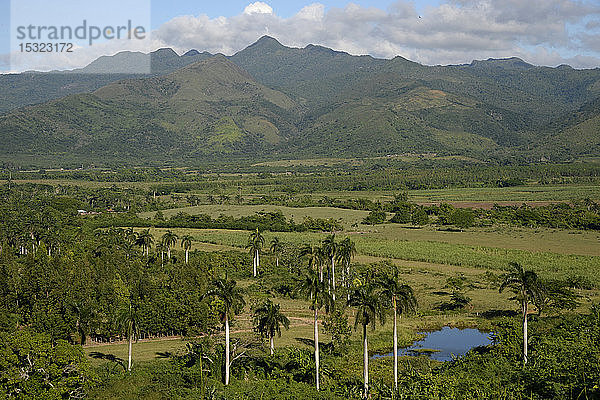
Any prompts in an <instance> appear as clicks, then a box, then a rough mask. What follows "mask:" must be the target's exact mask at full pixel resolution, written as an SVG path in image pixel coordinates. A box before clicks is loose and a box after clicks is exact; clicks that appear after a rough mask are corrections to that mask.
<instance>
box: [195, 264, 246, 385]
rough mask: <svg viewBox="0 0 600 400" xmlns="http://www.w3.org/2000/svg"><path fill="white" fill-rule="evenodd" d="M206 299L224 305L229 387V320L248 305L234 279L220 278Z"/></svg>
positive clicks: (226, 369) (226, 366) (214, 283)
mask: <svg viewBox="0 0 600 400" xmlns="http://www.w3.org/2000/svg"><path fill="white" fill-rule="evenodd" d="M204 297H215V298H217V299H219V300H221V302H222V303H223V310H221V311H222V315H223V323H224V325H225V385H229V367H230V365H229V364H230V362H229V356H230V354H229V320H230V319H232V318H233V317H234V316H235V315H236V314H238V313H239V312H240V311H241V310H242V309H243V308H244V306H245V305H246V301H245V300H244V295H243V294H242V289H240V288H238V287H237V282H236V281H234V280H233V279H227V275H225V278H219V279H216V280H215V281H213V284H212V289H210V290H208V292H206V294H205V295H204Z"/></svg>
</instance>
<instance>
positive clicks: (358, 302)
mask: <svg viewBox="0 0 600 400" xmlns="http://www.w3.org/2000/svg"><path fill="white" fill-rule="evenodd" d="M369 280H370V279H369V277H366V282H365V283H363V284H361V285H360V286H358V287H357V288H355V289H354V290H353V291H352V293H351V294H350V300H349V301H348V305H349V306H353V307H356V319H355V320H354V328H355V329H356V327H357V326H358V324H361V325H362V328H363V351H364V354H363V356H364V358H363V376H364V392H363V397H364V398H367V396H368V393H369V346H368V341H367V326H369V325H371V328H372V329H373V330H374V329H375V324H376V323H377V320H378V319H379V321H380V322H381V324H383V323H384V322H385V309H384V304H383V302H382V301H381V293H380V292H379V291H378V290H377V289H378V287H377V285H375V284H373V283H371V282H369Z"/></svg>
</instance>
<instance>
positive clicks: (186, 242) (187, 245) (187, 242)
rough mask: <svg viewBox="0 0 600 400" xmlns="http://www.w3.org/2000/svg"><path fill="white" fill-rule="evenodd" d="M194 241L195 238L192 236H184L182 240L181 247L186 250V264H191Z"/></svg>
mask: <svg viewBox="0 0 600 400" xmlns="http://www.w3.org/2000/svg"><path fill="white" fill-rule="evenodd" d="M193 241H194V237H193V236H191V235H184V236H183V237H182V238H181V247H183V249H184V250H185V263H186V264H187V263H188V262H189V259H190V258H189V255H190V249H191V248H192V242H193Z"/></svg>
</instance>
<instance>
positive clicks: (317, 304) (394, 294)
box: [299, 269, 417, 398]
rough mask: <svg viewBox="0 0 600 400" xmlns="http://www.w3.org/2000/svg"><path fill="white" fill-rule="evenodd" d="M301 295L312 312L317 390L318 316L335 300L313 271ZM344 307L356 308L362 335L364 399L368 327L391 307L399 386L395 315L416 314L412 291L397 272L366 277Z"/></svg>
mask: <svg viewBox="0 0 600 400" xmlns="http://www.w3.org/2000/svg"><path fill="white" fill-rule="evenodd" d="M299 289H300V291H301V293H303V294H304V296H305V297H306V298H307V299H308V300H309V301H310V303H311V306H310V307H311V309H312V310H313V312H314V347H315V369H316V373H315V374H316V375H315V382H316V386H317V390H319V389H320V378H319V328H318V312H319V310H321V309H323V308H324V309H325V312H326V313H327V312H329V311H330V310H331V309H333V308H334V307H335V300H334V299H333V296H332V294H330V290H329V288H328V285H327V284H326V283H325V282H324V281H323V280H321V277H320V276H319V274H318V273H317V271H316V270H313V269H311V270H309V272H308V274H307V275H306V276H305V278H304V279H303V281H302V282H301V283H300V288H299ZM347 305H348V306H351V307H354V308H356V317H355V321H354V323H355V328H356V327H358V326H359V325H360V326H361V327H362V333H363V356H364V361H363V379H364V390H363V396H364V397H365V398H366V397H367V396H368V391H369V351H368V336H367V327H369V326H370V327H371V328H372V329H375V325H376V323H377V321H379V322H381V323H382V324H383V323H384V322H385V319H386V310H387V309H388V308H389V306H392V309H393V314H394V340H393V345H394V383H395V385H396V387H397V385H398V330H397V315H398V314H402V313H404V312H409V311H415V310H416V306H417V300H416V297H415V295H414V292H413V290H412V288H411V287H410V286H408V285H406V284H403V283H402V282H401V281H400V279H399V275H398V271H397V269H394V271H393V273H392V274H383V275H379V276H374V275H373V274H370V273H369V274H365V275H363V276H362V277H360V278H357V279H356V281H355V282H354V283H353V285H352V288H351V290H350V293H349V297H348V300H347Z"/></svg>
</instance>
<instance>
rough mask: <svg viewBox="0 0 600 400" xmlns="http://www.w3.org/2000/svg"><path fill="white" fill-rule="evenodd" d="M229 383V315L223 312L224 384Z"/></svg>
mask: <svg viewBox="0 0 600 400" xmlns="http://www.w3.org/2000/svg"><path fill="white" fill-rule="evenodd" d="M227 385H229V317H228V316H227V313H225V386H227Z"/></svg>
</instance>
